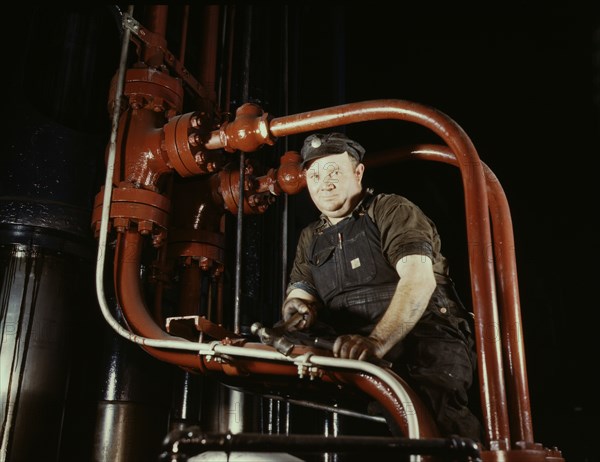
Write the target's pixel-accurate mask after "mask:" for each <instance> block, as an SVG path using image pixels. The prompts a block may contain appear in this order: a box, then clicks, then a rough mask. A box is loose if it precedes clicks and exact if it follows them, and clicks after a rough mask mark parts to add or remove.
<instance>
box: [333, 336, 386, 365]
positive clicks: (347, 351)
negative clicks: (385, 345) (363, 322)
mask: <svg viewBox="0 0 600 462" xmlns="http://www.w3.org/2000/svg"><path fill="white" fill-rule="evenodd" d="M382 351H383V350H382V346H381V345H380V344H379V342H378V341H377V340H375V339H373V338H371V337H364V336H362V335H341V336H339V337H338V338H337V339H335V343H334V344H333V355H334V356H335V357H336V358H343V359H360V360H368V359H373V358H381V357H382V356H383V353H382Z"/></svg>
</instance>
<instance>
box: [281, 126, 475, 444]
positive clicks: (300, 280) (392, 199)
mask: <svg viewBox="0 0 600 462" xmlns="http://www.w3.org/2000/svg"><path fill="white" fill-rule="evenodd" d="M364 153H365V150H364V148H363V147H362V146H361V145H360V144H358V143H357V142H356V141H353V140H351V139H349V138H348V137H346V136H345V135H343V134H340V133H329V134H314V135H311V136H309V137H308V138H306V140H305V142H304V145H303V147H302V150H301V155H302V159H303V164H302V165H303V168H304V169H305V170H306V182H307V187H308V191H309V193H310V197H311V199H312V200H313V202H314V204H315V205H316V207H317V208H318V209H319V210H320V211H321V217H320V219H319V220H318V221H317V222H315V223H312V224H310V225H309V226H307V227H306V228H305V229H304V230H303V231H302V234H301V236H300V239H299V242H298V248H297V252H296V257H295V261H294V265H293V268H292V271H291V274H290V283H289V286H288V290H287V297H286V299H285V301H284V303H283V306H282V315H283V322H287V325H288V330H290V331H292V335H293V336H294V337H293V338H294V340H295V341H298V339H300V341H302V339H306V340H307V341H306V343H310V339H314V338H315V337H325V338H330V339H332V340H333V339H335V341H334V344H333V353H334V356H336V357H339V358H348V359H358V360H368V359H369V358H384V359H386V360H388V361H391V362H392V363H393V365H394V366H393V369H394V370H395V371H396V372H397V373H398V374H399V375H400V376H401V377H403V378H404V379H405V380H406V381H407V382H408V383H409V384H410V385H411V387H413V388H414V389H415V391H416V392H417V393H418V394H419V395H420V396H421V398H422V399H423V400H424V402H425V403H426V404H427V405H428V406H429V408H430V409H431V412H432V415H433V418H434V419H435V420H436V422H437V424H438V427H439V429H440V432H441V433H442V435H443V436H450V435H460V436H463V437H468V438H472V439H474V440H480V439H481V426H480V423H479V421H478V419H477V418H476V417H475V416H474V415H473V414H472V412H471V411H470V410H469V408H468V399H467V396H468V390H469V388H470V386H471V383H472V380H473V371H474V368H475V364H476V362H475V352H474V342H473V339H472V330H471V327H470V322H469V321H470V318H469V316H470V313H468V312H467V311H466V310H465V309H464V307H463V306H462V304H461V303H460V301H459V299H458V297H457V295H456V292H455V291H454V286H453V283H452V281H451V280H450V278H449V276H448V266H447V262H446V259H445V258H444V257H443V255H442V254H441V253H440V247H441V243H440V238H439V236H438V232H437V230H436V227H435V225H434V223H433V222H432V221H431V220H430V219H429V218H428V217H426V216H425V215H424V214H423V212H422V211H421V210H420V209H419V208H418V207H417V206H416V205H415V204H413V203H412V202H410V201H409V200H407V199H406V198H404V197H402V196H399V195H396V194H378V195H373V193H372V190H370V189H365V188H363V186H362V177H363V173H364V170H365V167H364V165H363V164H362V163H361V161H362V158H363V155H364ZM290 325H291V326H290ZM303 336H304V337H303Z"/></svg>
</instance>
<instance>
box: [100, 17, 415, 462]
mask: <svg viewBox="0 0 600 462" xmlns="http://www.w3.org/2000/svg"><path fill="white" fill-rule="evenodd" d="M132 13H133V5H130V6H129V10H128V13H127V14H126V15H124V21H127V20H128V19H129V18H130V17H131V14H132ZM129 36H130V31H129V28H128V27H127V25H124V32H123V43H122V45H121V59H120V62H119V71H118V74H117V86H116V91H115V106H114V110H113V114H112V130H111V134H110V145H109V151H108V158H107V162H106V179H105V182H104V198H103V203H102V219H101V222H100V235H99V241H98V255H97V260H96V294H97V297H98V302H99V304H100V310H101V311H102V314H103V316H104V319H106V321H107V322H108V324H109V325H110V326H111V327H112V328H113V329H114V330H115V332H116V333H117V334H119V335H120V336H122V337H124V338H125V339H127V340H130V341H132V342H134V343H137V344H139V345H143V346H146V347H153V348H167V349H174V350H185V351H194V352H197V353H198V354H199V355H206V356H215V355H217V356H218V355H219V354H223V355H230V356H237V357H246V358H253V359H264V360H271V361H287V362H293V363H295V364H297V365H299V366H300V365H308V366H310V365H315V366H325V367H332V368H335V369H351V370H355V371H361V372H365V373H367V374H371V375H373V376H375V377H378V378H379V379H381V380H382V381H383V382H384V383H385V384H386V385H387V386H388V387H389V388H390V389H391V390H392V392H393V393H394V394H395V395H396V396H397V397H398V398H399V399H400V402H401V403H402V405H403V406H404V409H405V415H406V421H407V426H408V437H409V438H419V435H420V431H419V423H418V420H417V417H416V414H415V412H414V409H415V408H414V406H413V403H412V400H411V399H410V396H409V395H408V393H406V390H404V388H403V387H402V385H401V384H400V383H399V382H398V381H397V380H396V379H395V377H394V376H393V375H392V374H390V373H389V372H387V371H386V370H385V369H382V368H381V367H379V366H376V365H374V364H371V363H369V362H366V361H358V360H355V359H339V358H332V357H327V356H318V355H314V354H312V353H306V354H304V355H300V356H296V357H289V356H285V355H283V354H282V353H279V352H277V351H275V350H273V351H270V350H258V349H250V348H244V347H236V346H232V345H223V344H221V343H220V342H212V343H210V344H206V343H204V344H203V343H195V342H190V341H187V340H177V339H176V337H173V340H159V339H151V338H147V337H141V336H139V335H135V334H134V333H132V332H130V331H128V330H127V329H125V328H123V327H122V326H121V325H120V324H119V322H118V321H117V320H116V319H115V318H114V317H113V315H112V313H111V312H110V308H109V306H108V302H107V300H106V295H105V293H104V280H103V279H104V277H103V276H104V265H105V260H106V242H107V235H108V219H109V215H110V203H111V200H112V179H113V174H114V168H115V157H116V145H117V144H116V140H117V130H118V126H119V116H120V113H121V98H122V94H123V87H124V79H125V66H126V64H127V50H128V46H129ZM413 458H414V459H413ZM411 459H412V460H420V457H418V456H412V457H411Z"/></svg>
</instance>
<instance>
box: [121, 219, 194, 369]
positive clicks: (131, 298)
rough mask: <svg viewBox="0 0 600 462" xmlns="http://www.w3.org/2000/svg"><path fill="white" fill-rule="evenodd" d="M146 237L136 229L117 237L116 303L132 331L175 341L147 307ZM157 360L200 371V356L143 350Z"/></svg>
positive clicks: (153, 349) (148, 348)
mask: <svg viewBox="0 0 600 462" xmlns="http://www.w3.org/2000/svg"><path fill="white" fill-rule="evenodd" d="M143 240H144V237H143V236H141V235H140V234H139V233H138V232H137V230H136V229H128V230H127V231H125V232H124V233H119V234H118V236H117V248H116V252H115V276H114V277H115V290H116V296H117V301H118V302H119V305H120V306H121V308H122V310H123V315H124V316H125V320H126V321H127V324H128V326H129V328H130V329H131V330H132V331H133V332H134V333H135V334H137V335H140V336H142V337H148V338H151V339H159V340H161V339H162V340H173V339H174V337H173V336H171V335H169V334H167V333H166V332H165V331H163V330H162V329H161V328H160V327H159V326H158V325H157V324H156V323H155V322H154V318H153V317H152V315H151V314H150V311H149V310H148V308H147V307H146V303H145V301H144V297H143V296H142V286H141V281H140V266H141V255H142V246H143ZM142 348H144V349H145V350H146V351H147V352H148V353H150V354H151V355H152V356H154V357H155V358H158V359H160V360H162V361H166V362H169V363H172V364H176V365H178V366H182V367H186V368H195V369H197V368H199V367H200V361H199V358H198V355H196V354H191V353H178V352H175V351H173V350H161V349H159V348H151V347H147V346H142Z"/></svg>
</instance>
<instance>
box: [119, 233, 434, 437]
mask: <svg viewBox="0 0 600 462" xmlns="http://www.w3.org/2000/svg"><path fill="white" fill-rule="evenodd" d="M143 240H144V237H143V236H141V235H140V234H139V233H138V232H137V230H135V229H129V230H126V231H125V232H124V233H119V234H118V237H117V251H116V253H115V288H116V294H117V300H118V302H119V305H120V306H121V308H122V310H123V315H124V317H125V320H126V321H127V324H128V326H129V328H130V329H131V330H132V331H133V332H134V333H135V334H137V335H140V336H142V337H148V338H152V339H159V340H174V339H175V338H176V337H173V336H171V335H169V334H168V333H166V332H165V331H163V330H162V329H161V328H160V327H159V326H158V325H157V324H156V323H155V321H154V318H153V317H152V315H151V314H150V312H149V310H148V309H147V307H146V304H145V302H144V298H143V296H142V285H141V281H140V276H139V274H140V273H139V271H140V265H141V254H142V247H143V244H144V242H143ZM244 347H245V348H258V349H270V350H273V348H272V347H270V346H266V345H262V344H252V343H246V344H245V345H244ZM142 348H144V349H145V350H146V351H147V352H148V353H149V354H151V355H152V356H154V357H155V358H157V359H160V360H162V361H166V362H169V363H172V364H175V365H178V366H181V367H184V368H186V369H190V370H192V371H201V372H207V371H218V372H224V373H225V374H227V375H239V376H246V375H248V374H251V375H256V374H263V375H264V374H267V375H291V376H295V375H297V374H298V371H297V366H296V365H295V364H293V363H289V364H273V363H269V362H267V361H265V360H260V359H249V358H237V359H235V360H231V361H229V360H228V361H225V362H220V361H212V360H209V359H208V358H206V357H202V356H199V355H198V354H197V353H193V352H184V353H180V352H175V351H173V350H162V349H160V348H154V347H148V346H143V345H142ZM306 351H309V350H306ZM306 351H305V350H304V349H302V348H300V349H299V350H297V351H296V353H298V354H301V353H303V352H306ZM319 367H320V368H321V369H325V368H323V367H321V366H319ZM328 377H331V378H333V379H334V380H333V381H334V382H338V383H339V382H342V383H347V384H352V385H353V386H355V387H356V388H358V389H360V390H362V391H363V392H365V393H366V394H368V395H369V396H371V397H372V398H373V399H375V400H377V401H378V402H379V403H380V404H381V405H382V406H384V407H385V408H386V409H387V410H388V411H389V412H390V414H391V415H392V416H393V418H394V420H395V421H396V423H397V424H398V425H399V426H400V428H401V429H403V431H406V432H407V431H408V428H407V423H406V413H407V412H417V418H418V421H419V426H420V429H421V434H422V436H425V437H428V436H436V435H437V429H436V426H435V424H433V421H432V419H431V417H430V415H429V413H428V412H427V411H426V409H425V408H424V406H423V405H422V404H421V403H420V401H419V399H418V397H417V396H416V395H415V394H414V392H413V391H412V390H410V388H408V387H407V386H405V388H406V389H407V392H408V393H409V395H410V396H411V398H412V400H413V404H414V405H415V409H404V408H403V406H402V403H401V402H400V401H399V398H398V397H396V396H395V395H394V394H393V393H391V392H390V391H389V389H388V387H387V386H386V385H385V384H384V383H383V382H382V381H381V380H380V379H379V378H377V377H371V376H367V375H365V374H364V373H352V372H338V371H335V370H334V371H328ZM397 380H398V381H399V382H400V383H402V384H404V382H403V381H402V379H401V378H400V377H397ZM407 434H408V433H407Z"/></svg>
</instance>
